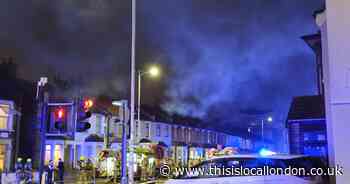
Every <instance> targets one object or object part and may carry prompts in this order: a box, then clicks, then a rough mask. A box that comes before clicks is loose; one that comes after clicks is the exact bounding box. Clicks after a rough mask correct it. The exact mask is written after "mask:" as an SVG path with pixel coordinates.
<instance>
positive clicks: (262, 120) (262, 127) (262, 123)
mask: <svg viewBox="0 0 350 184" xmlns="http://www.w3.org/2000/svg"><path fill="white" fill-rule="evenodd" d="M272 120H273V119H272V117H271V116H269V117H268V118H267V119H266V121H267V122H269V123H271V122H272ZM261 139H262V142H263V146H264V147H265V136H264V119H261Z"/></svg>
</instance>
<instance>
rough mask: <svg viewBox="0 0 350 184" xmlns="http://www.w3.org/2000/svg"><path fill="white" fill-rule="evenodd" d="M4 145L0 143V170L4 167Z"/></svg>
mask: <svg viewBox="0 0 350 184" xmlns="http://www.w3.org/2000/svg"><path fill="white" fill-rule="evenodd" d="M5 155H6V145H5V144H0V171H3V170H4V169H5V158H6V157H5Z"/></svg>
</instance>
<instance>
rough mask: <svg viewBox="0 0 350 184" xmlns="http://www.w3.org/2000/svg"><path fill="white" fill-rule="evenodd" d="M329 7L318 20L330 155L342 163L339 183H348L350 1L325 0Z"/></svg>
mask: <svg viewBox="0 0 350 184" xmlns="http://www.w3.org/2000/svg"><path fill="white" fill-rule="evenodd" d="M326 8H327V10H326V13H325V14H323V15H318V19H317V23H318V25H319V26H320V27H321V30H322V45H323V59H324V60H323V66H324V75H325V98H326V122H327V131H328V132H327V133H328V142H329V156H330V164H331V166H335V165H338V164H339V165H340V166H342V167H343V168H344V170H345V172H344V175H342V176H337V177H336V180H337V183H338V184H346V183H349V181H350V172H347V171H349V170H350V158H349V146H348V140H349V139H350V134H349V132H350V126H349V114H350V61H349V58H350V52H349V51H350V37H349V34H350V23H349V17H350V1H349V0H336V1H334V0H326ZM322 19H323V21H322Z"/></svg>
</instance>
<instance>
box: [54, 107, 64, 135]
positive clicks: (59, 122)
mask: <svg viewBox="0 0 350 184" xmlns="http://www.w3.org/2000/svg"><path fill="white" fill-rule="evenodd" d="M54 113H55V128H56V129H58V130H59V131H64V129H65V128H66V111H65V109H64V108H61V107H59V108H57V109H56V110H55V112H54Z"/></svg>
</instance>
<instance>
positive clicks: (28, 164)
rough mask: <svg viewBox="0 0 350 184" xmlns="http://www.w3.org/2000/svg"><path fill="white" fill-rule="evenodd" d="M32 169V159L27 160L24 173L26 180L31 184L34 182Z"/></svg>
mask: <svg viewBox="0 0 350 184" xmlns="http://www.w3.org/2000/svg"><path fill="white" fill-rule="evenodd" d="M32 169H33V164H32V159H30V158H27V161H26V163H25V164H24V173H25V175H26V178H27V179H28V181H30V182H31V181H32V178H33V175H32Z"/></svg>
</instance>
